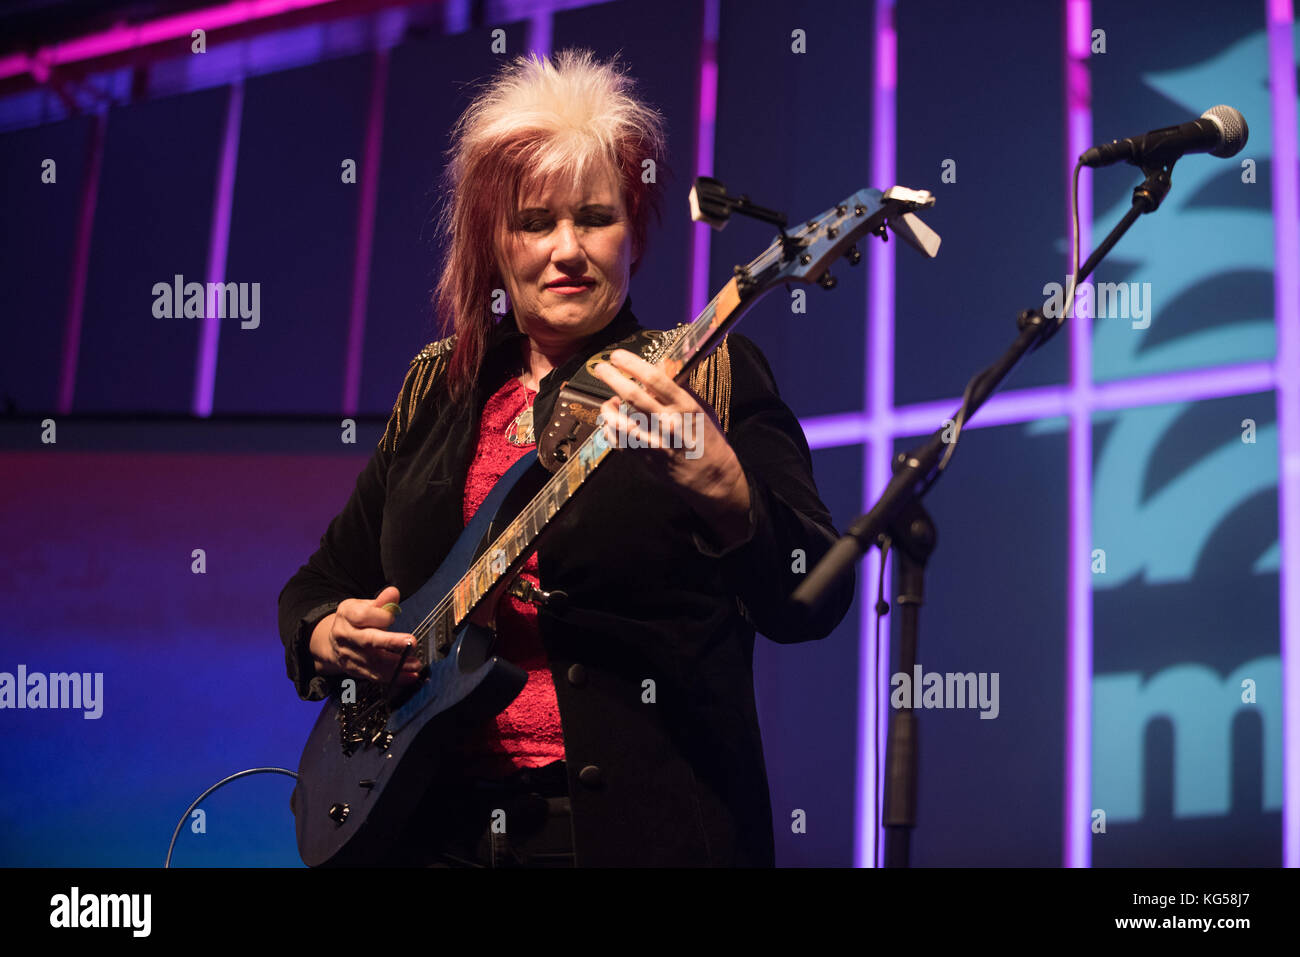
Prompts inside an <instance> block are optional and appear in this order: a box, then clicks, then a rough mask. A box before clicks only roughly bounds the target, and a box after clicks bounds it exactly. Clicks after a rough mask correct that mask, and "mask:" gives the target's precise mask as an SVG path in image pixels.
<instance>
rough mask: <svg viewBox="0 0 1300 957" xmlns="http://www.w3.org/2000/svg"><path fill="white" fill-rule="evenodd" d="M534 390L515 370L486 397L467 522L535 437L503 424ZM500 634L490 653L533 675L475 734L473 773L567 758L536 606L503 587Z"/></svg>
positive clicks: (531, 564)
mask: <svg viewBox="0 0 1300 957" xmlns="http://www.w3.org/2000/svg"><path fill="white" fill-rule="evenodd" d="M536 395H537V393H536V392H534V391H533V390H532V389H529V388H527V387H525V386H524V384H523V383H522V382H520V381H519V380H518V379H517V378H515V377H514V376H511V377H510V379H509V380H508V381H507V382H506V384H505V385H503V386H502V387H501V388H500V389H498V390H497V391H496V393H495V394H494V395H493V396H492V397H491V398H490V399H488V401H487V405H485V406H484V407H483V418H482V421H481V423H480V426H479V438H478V451H477V452H476V453H475V455H474V461H473V462H472V463H471V464H470V467H469V475H468V476H467V477H466V479H465V505H464V515H465V524H466V525H468V524H469V520H470V519H471V518H473V516H474V513H475V512H476V511H478V508H479V506H480V505H482V504H483V500H484V499H485V498H487V497H488V494H489V493H490V492H491V491H492V488H493V487H494V486H495V485H496V483H497V482H498V481H499V480H500V478H501V476H503V475H505V474H506V472H507V471H509V470H510V467H511V466H512V465H514V464H515V463H516V462H517V461H519V459H520V458H522V457H523V456H524V455H525V454H527V453H529V452H531V451H533V450H534V449H536V448H537V446H536V444H535V443H534V444H530V445H512V444H511V443H510V442H508V441H507V440H506V432H507V430H510V431H512V432H513V427H512V426H513V423H514V421H515V419H516V418H517V417H518V416H519V413H521V412H523V411H524V410H525V409H527V408H528V407H529V406H531V405H532V403H533V399H534V397H536ZM519 577H521V578H525V579H528V580H529V581H531V582H532V583H533V584H534V585H538V587H540V584H539V582H538V580H537V555H536V553H534V554H532V555H530V556H529V557H528V561H527V562H526V563H525V564H524V567H523V569H522V571H521V572H520V573H519ZM496 630H497V640H496V645H495V647H494V648H493V653H495V654H498V655H500V656H501V657H502V658H504V659H506V660H507V661H509V662H511V663H512V664H515V665H517V666H519V667H520V668H523V669H524V670H525V671H527V672H528V683H527V684H526V685H524V690H523V691H521V692H519V697H517V698H515V700H514V701H512V702H511V703H510V705H509V706H508V707H507V708H506V710H505V711H502V712H501V713H500V714H498V715H497V716H496V719H495V722H491V723H487V724H485V725H484V726H483V727H482V729H481V730H479V731H478V732H477V733H475V734H474V735H472V736H471V738H470V740H469V741H468V742H467V743H466V749H467V750H468V751H470V752H472V753H474V754H477V755H482V756H483V758H482V760H481V761H475V763H474V766H473V768H472V771H473V773H479V774H483V775H485V776H500V775H505V774H509V773H510V772H512V771H514V770H515V769H516V768H525V767H526V768H538V767H542V766H543V765H546V764H550V763H551V762H552V761H559V760H562V759H563V758H564V733H563V731H562V730H561V728H560V708H559V705H558V704H557V703H556V700H555V682H554V681H553V680H552V678H551V666H550V663H549V662H548V661H547V658H546V650H545V649H544V648H543V647H542V640H541V635H540V633H539V632H538V629H537V609H536V608H535V607H534V606H532V605H530V604H528V603H527V602H523V601H520V600H519V599H518V598H515V597H514V596H513V595H506V596H505V597H504V598H502V599H501V602H500V604H499V605H497V613H496Z"/></svg>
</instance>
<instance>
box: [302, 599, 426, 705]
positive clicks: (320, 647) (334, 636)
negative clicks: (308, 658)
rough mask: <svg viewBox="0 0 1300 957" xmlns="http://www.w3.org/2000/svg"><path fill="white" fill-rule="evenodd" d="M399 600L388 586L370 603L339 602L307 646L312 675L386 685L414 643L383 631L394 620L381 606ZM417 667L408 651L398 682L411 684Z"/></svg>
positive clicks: (395, 633)
mask: <svg viewBox="0 0 1300 957" xmlns="http://www.w3.org/2000/svg"><path fill="white" fill-rule="evenodd" d="M400 597H401V595H400V593H399V592H398V590H397V588H396V587H394V586H393V585H389V586H388V587H387V588H385V589H384V590H383V591H381V592H380V593H379V594H378V595H377V596H376V597H375V599H374V600H373V601H370V600H368V599H365V598H348V599H346V600H344V601H342V602H340V603H339V607H338V610H337V611H335V612H334V613H333V614H332V615H327V616H326V617H324V618H322V619H321V620H320V621H319V622H317V623H316V627H315V628H314V629H313V630H312V633H311V644H310V646H309V647H310V650H311V654H312V657H313V658H314V659H315V661H316V674H318V675H348V676H349V677H353V678H364V679H366V680H368V681H376V682H380V683H383V684H387V683H388V682H389V681H390V680H391V679H392V677H393V671H394V669H395V668H396V667H397V662H398V661H399V660H401V657H402V652H403V651H405V650H406V648H407V646H408V645H409V644H411V643H412V642H414V641H415V636H414V635H407V634H402V633H400V632H391V631H385V630H384V629H385V628H386V627H387V626H389V625H391V624H392V623H393V620H394V619H395V618H396V617H397V615H396V614H395V613H394V612H393V611H391V610H390V609H387V608H385V607H384V606H385V605H387V604H389V603H392V604H394V605H395V604H397V601H398V599H399V598H400ZM420 668H421V665H420V661H419V659H418V658H417V657H416V655H415V649H414V648H412V649H411V654H409V655H408V656H407V658H406V662H405V663H404V664H403V665H402V674H401V677H400V678H399V679H398V682H399V683H400V684H410V683H411V682H414V681H415V680H416V675H417V674H418V673H419V671H420Z"/></svg>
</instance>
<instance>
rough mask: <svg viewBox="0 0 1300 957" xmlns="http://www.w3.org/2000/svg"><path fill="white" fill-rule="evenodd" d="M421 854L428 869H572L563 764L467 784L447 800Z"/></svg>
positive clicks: (570, 823)
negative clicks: (436, 825) (435, 827)
mask: <svg viewBox="0 0 1300 957" xmlns="http://www.w3.org/2000/svg"><path fill="white" fill-rule="evenodd" d="M438 817H439V819H440V820H439V824H440V826H439V827H437V829H436V836H435V838H434V841H433V842H432V845H427V846H426V849H425V850H424V852H423V853H422V855H421V856H422V858H423V860H422V863H423V864H424V866H426V867H515V868H518V867H529V868H533V867H536V868H542V867H573V866H574V858H573V827H572V818H571V813H570V808H569V785H568V774H567V771H566V769H565V764H564V762H563V761H556V762H553V763H552V764H548V765H546V766H545V767H541V768H526V769H521V770H519V771H516V772H515V773H514V774H512V775H510V776H509V777H507V778H505V779H504V780H483V779H467V780H466V781H465V783H464V787H463V788H459V789H457V793H455V794H453V795H451V796H450V797H448V798H447V800H446V801H445V803H443V805H442V807H441V808H440V813H439V814H438Z"/></svg>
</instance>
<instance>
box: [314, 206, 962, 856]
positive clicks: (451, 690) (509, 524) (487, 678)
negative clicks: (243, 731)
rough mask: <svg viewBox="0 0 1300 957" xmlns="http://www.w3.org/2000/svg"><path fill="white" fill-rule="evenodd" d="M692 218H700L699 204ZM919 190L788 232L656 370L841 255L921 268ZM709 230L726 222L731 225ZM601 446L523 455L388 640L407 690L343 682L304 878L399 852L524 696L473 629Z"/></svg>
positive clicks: (324, 728)
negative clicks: (446, 770)
mask: <svg viewBox="0 0 1300 957" xmlns="http://www.w3.org/2000/svg"><path fill="white" fill-rule="evenodd" d="M692 204H693V206H695V207H696V213H697V216H696V218H704V219H709V218H711V217H710V215H709V212H708V211H707V210H706V211H705V212H704V213H702V214H701V213H700V210H699V206H698V204H697V202H696V198H695V195H694V192H693V193H692ZM933 204H934V198H933V197H932V196H931V195H930V194H929V193H928V192H925V191H916V190H910V189H904V188H903V187H898V186H896V187H894V188H893V189H890V190H888V191H887V192H884V193H881V192H880V191H879V190H875V189H862V190H858V191H857V192H856V193H854V194H853V195H851V196H849V197H848V198H847V199H845V200H844V201H843V202H841V203H838V204H836V205H835V206H832V207H831V208H830V209H828V210H826V211H825V212H823V213H821V214H820V215H818V216H815V217H813V218H812V219H810V220H808V221H806V222H805V223H804V224H803V225H802V226H801V227H800V228H799V229H798V230H795V231H792V232H786V231H785V230H782V232H781V235H780V236H778V237H777V239H776V240H774V241H773V242H772V244H771V245H770V246H769V247H768V248H767V249H766V250H764V251H763V253H762V254H761V255H760V256H758V257H757V258H756V259H754V260H753V261H752V262H750V263H749V264H748V265H747V266H744V267H737V268H736V274H735V276H734V277H733V278H732V279H730V280H729V281H728V282H727V284H726V285H725V286H723V287H722V290H721V291H720V292H719V293H718V294H717V295H716V296H715V297H714V298H713V300H712V301H711V302H710V303H709V304H708V305H707V306H706V307H705V308H704V311H703V312H701V313H700V315H699V316H698V317H697V318H696V319H695V320H694V321H693V322H691V323H690V324H689V325H686V326H684V327H681V328H680V329H679V330H678V334H677V335H676V336H675V337H673V338H672V339H671V340H667V345H666V348H665V349H664V350H663V351H662V352H661V354H660V355H659V356H658V357H657V362H656V364H657V365H659V366H660V367H662V368H663V369H664V370H665V371H666V372H667V373H668V375H669V376H670V377H672V378H674V379H675V380H676V381H678V382H684V381H685V380H686V377H687V376H688V375H689V373H690V371H691V369H693V368H694V367H695V365H696V364H697V363H698V362H700V361H701V360H702V359H703V358H704V357H705V356H707V355H708V354H709V353H710V352H711V351H712V350H713V348H714V347H715V346H716V345H717V344H718V343H719V342H720V341H721V340H722V337H723V336H725V335H726V334H727V332H728V331H729V330H730V329H731V327H732V326H734V325H735V323H736V322H737V321H738V320H739V319H740V317H741V315H743V314H744V312H745V311H746V310H747V309H748V308H749V307H750V306H751V305H753V303H754V302H756V301H757V300H758V299H759V298H760V297H761V296H763V295H764V294H765V293H767V292H769V291H771V290H772V289H774V288H776V287H777V286H779V285H782V284H786V283H791V282H805V283H816V284H818V285H820V286H822V287H823V288H827V289H830V288H833V287H834V285H835V280H834V278H833V277H831V275H830V271H829V266H830V264H831V263H832V262H834V261H835V260H837V259H838V258H839V257H841V256H845V257H846V258H847V259H848V260H849V262H850V263H852V264H856V263H857V262H858V261H859V260H860V259H861V253H860V252H859V251H858V249H857V246H856V245H855V243H856V242H857V241H858V240H859V239H860V238H862V237H863V236H866V235H868V234H874V235H878V236H880V237H881V238H882V239H883V238H887V236H886V233H885V229H886V227H888V228H889V229H891V230H892V231H893V232H894V233H895V234H896V235H897V236H899V237H900V238H901V239H903V240H904V241H906V242H907V243H908V244H909V245H912V246H914V247H915V248H917V249H919V250H920V251H922V252H923V253H925V254H926V255H927V256H934V255H935V253H936V252H937V250H938V246H939V237H938V236H937V235H935V234H934V233H933V232H932V231H931V230H930V229H929V228H928V227H927V226H926V225H925V224H924V223H922V222H921V221H920V219H919V218H917V216H916V215H915V213H914V210H917V209H921V208H924V207H928V206H932V205H933ZM713 218H714V219H715V225H716V220H717V219H719V218H721V219H725V213H724V214H723V215H722V216H721V217H719V216H714V217H713ZM609 451H610V449H609V446H608V444H607V442H606V438H605V433H604V431H603V430H602V429H599V428H596V429H593V430H592V431H591V432H590V433H589V434H588V435H586V436H585V438H583V439H582V440H581V441H576V440H575V441H574V442H573V443H572V444H571V445H569V446H568V447H566V448H565V449H563V450H562V451H561V453H560V454H559V455H558V456H552V459H558V461H554V460H553V461H550V462H548V463H547V464H548V465H551V466H554V471H553V472H552V471H548V469H547V467H545V466H543V464H542V462H541V461H539V458H538V456H537V455H536V454H532V453H530V454H527V455H525V456H524V457H523V458H521V459H520V460H519V461H518V462H517V463H516V464H515V466H514V467H513V468H511V469H510V470H509V471H508V472H507V473H506V474H505V475H504V476H503V477H502V478H501V480H500V481H499V482H498V483H497V485H496V486H495V487H494V488H493V490H492V492H491V493H490V494H489V495H488V497H487V498H486V499H485V500H484V502H483V504H482V505H481V506H480V507H479V509H478V511H477V512H476V513H475V515H474V517H473V519H472V520H471V521H470V523H469V525H468V526H467V527H466V528H465V530H464V532H462V534H461V535H460V538H459V539H458V540H457V541H456V544H455V546H453V548H452V550H451V552H450V553H449V554H448V555H447V557H446V559H445V560H444V561H443V563H442V565H441V566H440V567H439V569H438V571H437V572H436V573H434V575H433V577H432V578H430V579H429V581H428V582H427V583H425V585H424V586H423V587H421V588H420V590H419V591H417V592H416V593H415V594H413V595H411V596H409V597H407V598H406V599H405V600H403V601H402V604H401V611H400V612H399V613H398V614H397V616H396V618H395V620H394V621H393V623H392V625H391V626H390V627H389V629H388V630H390V631H394V632H405V633H410V634H412V635H414V636H415V638H416V644H415V648H414V650H413V652H411V653H412V654H414V655H417V656H418V658H419V661H420V663H421V664H422V665H423V666H424V667H423V669H422V670H421V672H420V680H419V682H418V683H417V685H416V686H415V687H414V688H411V687H410V686H405V687H403V688H400V689H398V688H396V687H393V686H389V685H385V684H381V683H377V682H368V681H363V680H360V679H344V680H343V681H342V682H340V685H341V687H340V689H339V690H337V691H336V692H335V693H334V694H333V695H332V696H331V697H330V698H329V700H327V701H326V703H325V706H324V707H323V708H322V709H321V712H320V716H319V717H318V718H317V719H316V724H315V726H314V727H313V728H312V731H311V735H310V736H309V737H308V739H307V744H306V746H305V747H304V748H303V752H302V759H301V761H300V763H299V765H298V783H297V785H296V786H295V787H294V791H293V798H292V801H291V803H292V807H293V812H294V816H295V818H296V829H297V836H298V851H299V853H300V854H301V855H302V859H303V861H304V863H306V864H307V865H308V866H312V867H315V866H319V865H325V864H334V865H343V864H366V863H376V862H380V861H382V859H383V854H384V853H385V851H387V850H388V849H390V848H391V847H392V846H393V845H394V844H396V843H397V842H399V841H400V840H401V835H402V833H403V830H404V829H405V828H406V827H407V826H408V824H409V821H410V817H411V815H412V813H413V812H414V810H415V809H416V807H417V805H418V804H419V802H420V801H421V799H422V798H424V796H425V794H426V793H427V792H428V791H429V790H430V787H431V786H435V781H436V778H437V772H438V767H439V764H440V762H441V755H443V754H444V753H445V747H446V743H447V742H448V741H453V740H457V739H458V738H459V736H460V735H462V734H463V733H465V732H466V731H467V730H469V729H471V728H472V727H474V726H475V725H477V724H480V723H482V722H484V721H487V720H489V719H490V718H491V717H492V716H493V715H495V714H497V713H499V712H500V711H502V710H504V709H505V707H506V706H507V705H508V704H509V703H510V702H511V701H513V700H514V698H515V697H516V696H517V695H518V694H519V692H520V691H521V690H522V689H523V687H524V683H525V681H526V679H527V675H526V674H525V672H524V671H523V670H521V669H520V668H518V667H516V666H515V665H513V664H511V663H510V662H508V661H505V660H504V659H502V658H500V657H495V656H492V655H491V648H492V644H493V639H494V634H493V632H492V630H491V628H490V627H485V626H483V625H480V624H477V623H476V622H474V621H471V620H470V619H471V616H475V617H476V618H478V619H480V620H481V619H482V617H483V616H481V615H475V612H476V611H477V610H479V609H480V608H482V607H484V606H485V604H486V607H488V608H494V607H495V603H496V602H497V601H498V600H499V598H500V597H501V595H502V593H503V592H504V591H505V590H506V588H507V587H508V586H509V584H510V583H511V581H512V580H513V578H514V577H515V575H516V574H517V573H518V571H519V569H520V568H521V567H522V566H523V564H524V562H525V561H526V560H527V558H528V556H529V554H531V552H532V551H533V550H534V549H535V548H537V546H538V545H539V544H540V543H541V542H542V540H543V536H544V534H545V532H546V529H547V527H548V525H549V524H550V522H551V520H552V519H554V518H555V516H556V515H558V514H559V513H560V512H561V511H563V510H564V509H566V508H570V507H572V506H571V503H572V502H573V500H574V498H575V497H576V496H577V494H578V492H579V491H580V490H581V488H582V486H583V484H584V483H585V482H586V480H587V479H588V478H589V477H590V476H591V474H592V473H593V472H594V471H595V470H596V469H597V468H599V467H600V464H601V462H603V461H604V459H605V456H606V455H608V454H609Z"/></svg>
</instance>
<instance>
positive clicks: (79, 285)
mask: <svg viewBox="0 0 1300 957" xmlns="http://www.w3.org/2000/svg"><path fill="white" fill-rule="evenodd" d="M107 135H108V109H107V108H105V109H103V110H100V111H99V112H98V113H96V114H95V118H94V120H93V121H92V123H91V126H90V146H89V150H88V153H87V157H86V175H85V176H84V177H83V178H82V181H81V195H80V197H79V200H78V204H77V240H76V245H75V246H74V247H73V251H72V275H71V277H69V278H70V282H69V286H70V287H71V288H70V289H69V290H68V308H67V312H66V313H65V314H64V317H63V356H62V362H60V364H59V394H58V398H57V402H58V405H57V406H56V408H57V409H58V412H59V414H60V415H67V414H68V413H70V412H71V411H72V397H73V394H74V393H75V392H76V388H77V359H78V357H79V356H80V354H81V320H82V314H83V312H84V310H85V306H86V274H87V272H88V271H89V269H90V237H91V235H92V234H93V232H94V230H95V205H96V203H97V202H98V200H99V174H100V170H101V169H102V168H103V165H104V140H105V138H106V137H107Z"/></svg>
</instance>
